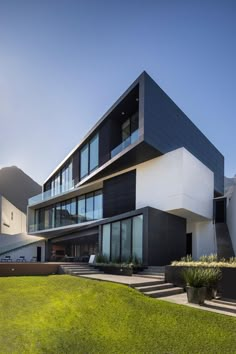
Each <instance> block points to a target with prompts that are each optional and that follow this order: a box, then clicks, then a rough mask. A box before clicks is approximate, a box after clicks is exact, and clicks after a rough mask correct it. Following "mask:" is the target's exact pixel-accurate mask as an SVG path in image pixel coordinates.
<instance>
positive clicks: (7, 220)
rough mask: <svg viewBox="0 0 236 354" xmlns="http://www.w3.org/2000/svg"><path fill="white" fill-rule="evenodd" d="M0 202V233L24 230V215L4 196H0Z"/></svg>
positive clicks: (11, 233)
mask: <svg viewBox="0 0 236 354" xmlns="http://www.w3.org/2000/svg"><path fill="white" fill-rule="evenodd" d="M0 203H1V218H0V220H1V225H0V233H2V234H9V235H14V234H19V233H23V232H26V215H25V214H24V213H23V212H22V211H20V210H19V209H17V208H16V207H15V206H14V205H13V204H12V203H10V202H9V201H8V200H7V199H6V198H4V197H0Z"/></svg>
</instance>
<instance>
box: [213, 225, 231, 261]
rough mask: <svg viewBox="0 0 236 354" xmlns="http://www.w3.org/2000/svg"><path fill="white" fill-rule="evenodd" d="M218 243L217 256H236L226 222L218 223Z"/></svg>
mask: <svg viewBox="0 0 236 354" xmlns="http://www.w3.org/2000/svg"><path fill="white" fill-rule="evenodd" d="M215 232H216V245H217V256H218V258H219V259H221V258H226V259H227V258H230V257H234V250H233V245H232V241H231V237H230V234H229V230H228V226H227V224H226V223H216V224H215Z"/></svg>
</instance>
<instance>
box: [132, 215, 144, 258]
mask: <svg viewBox="0 0 236 354" xmlns="http://www.w3.org/2000/svg"><path fill="white" fill-rule="evenodd" d="M132 231H133V232H132V236H133V238H132V239H133V242H132V244H133V257H135V258H137V259H138V260H139V261H141V262H142V260H143V215H138V216H135V217H134V218H133V230H132Z"/></svg>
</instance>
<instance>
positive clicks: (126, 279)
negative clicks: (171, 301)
mask: <svg viewBox="0 0 236 354" xmlns="http://www.w3.org/2000/svg"><path fill="white" fill-rule="evenodd" d="M80 277H83V278H89V279H95V280H103V281H110V282H112V283H119V284H124V285H129V286H132V285H136V284H140V283H145V284H147V285H148V284H149V283H152V282H153V280H154V279H153V278H146V277H142V276H138V275H133V276H126V275H113V274H103V273H102V274H91V275H90V274H88V275H87V274H86V275H80Z"/></svg>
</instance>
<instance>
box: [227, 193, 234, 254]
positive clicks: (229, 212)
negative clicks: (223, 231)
mask: <svg viewBox="0 0 236 354" xmlns="http://www.w3.org/2000/svg"><path fill="white" fill-rule="evenodd" d="M227 225H228V228H229V233H230V237H231V240H232V244H233V249H234V254H236V186H234V190H233V194H232V196H231V198H230V199H229V202H228V207H227Z"/></svg>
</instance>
